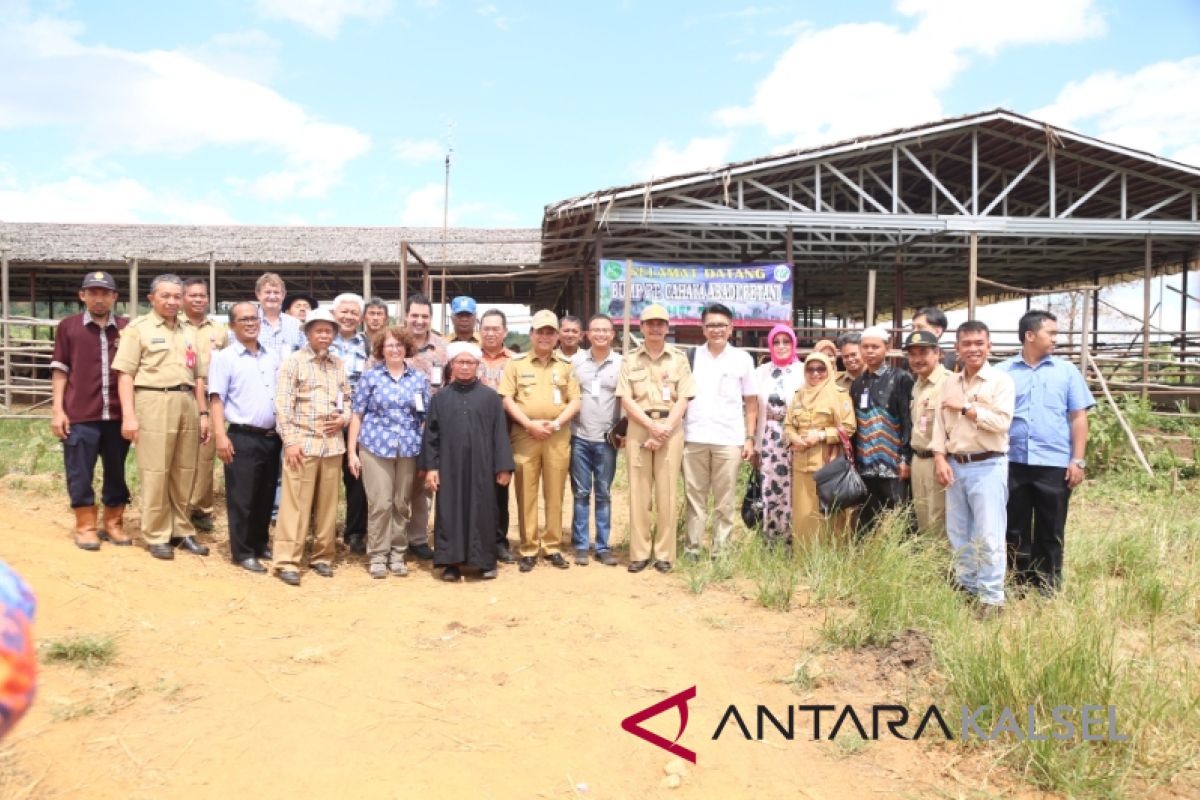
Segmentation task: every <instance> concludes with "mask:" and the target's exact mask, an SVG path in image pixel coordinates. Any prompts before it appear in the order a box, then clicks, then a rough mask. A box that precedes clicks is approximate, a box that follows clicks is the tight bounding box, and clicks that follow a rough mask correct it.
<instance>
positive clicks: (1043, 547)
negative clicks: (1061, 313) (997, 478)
mask: <svg viewBox="0 0 1200 800" xmlns="http://www.w3.org/2000/svg"><path fill="white" fill-rule="evenodd" d="M1017 331H1018V334H1019V335H1020V337H1021V353H1020V355H1016V356H1013V357H1012V358H1010V359H1008V360H1007V361H1005V362H1003V363H1002V364H1000V365H999V366H1000V369H1002V370H1004V371H1005V372H1007V373H1008V374H1009V375H1010V376H1012V379H1013V383H1014V384H1015V385H1016V388H1017V399H1016V409H1015V412H1014V414H1013V422H1012V428H1011V429H1010V430H1009V450H1008V552H1009V570H1010V571H1011V572H1012V574H1013V577H1014V579H1015V580H1016V582H1017V584H1018V585H1019V586H1026V587H1031V588H1036V589H1037V590H1038V591H1040V592H1041V593H1042V594H1046V595H1049V594H1052V593H1053V592H1054V591H1056V590H1057V589H1058V588H1059V587H1060V586H1061V584H1062V565H1063V542H1064V532H1065V528H1066V523H1067V505H1068V503H1069V502H1070V499H1071V490H1072V489H1074V488H1075V487H1076V486H1078V485H1079V484H1080V483H1082V482H1083V477H1084V470H1085V469H1086V468H1087V462H1086V461H1085V460H1084V455H1085V454H1086V452H1087V439H1088V418H1087V412H1088V409H1089V408H1091V407H1092V406H1094V405H1095V404H1096V401H1095V400H1094V399H1093V398H1092V393H1091V392H1090V391H1088V387H1087V384H1086V383H1085V382H1084V380H1083V376H1082V375H1080V373H1079V370H1078V369H1076V368H1075V367H1074V366H1072V365H1071V363H1070V362H1068V361H1064V360H1063V359H1061V358H1056V357H1055V356H1054V355H1052V354H1053V352H1054V345H1055V340H1056V338H1057V336H1058V320H1057V319H1056V318H1055V316H1054V315H1053V314H1051V313H1050V312H1049V311H1028V312H1026V313H1025V315H1024V316H1023V317H1021V321H1020V323H1018V326H1017Z"/></svg>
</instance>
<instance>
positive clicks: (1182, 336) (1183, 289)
mask: <svg viewBox="0 0 1200 800" xmlns="http://www.w3.org/2000/svg"><path fill="white" fill-rule="evenodd" d="M1194 253H1195V254H1197V255H1200V246H1198V247H1197V248H1196V249H1195V251H1194ZM1192 255H1193V253H1186V252H1185V253H1184V254H1183V260H1182V263H1181V264H1180V270H1179V273H1180V286H1179V289H1180V292H1179V364H1180V367H1179V384H1180V385H1181V386H1182V385H1183V384H1185V383H1187V369H1186V368H1185V367H1184V366H1183V364H1185V363H1186V362H1187V346H1188V326H1187V304H1188V291H1187V283H1188V281H1187V279H1188V259H1189V258H1191V257H1192Z"/></svg>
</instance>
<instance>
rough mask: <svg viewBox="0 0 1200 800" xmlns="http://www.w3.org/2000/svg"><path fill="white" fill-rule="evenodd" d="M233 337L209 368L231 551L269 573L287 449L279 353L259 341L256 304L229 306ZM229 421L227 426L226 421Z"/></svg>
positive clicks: (248, 566)
mask: <svg viewBox="0 0 1200 800" xmlns="http://www.w3.org/2000/svg"><path fill="white" fill-rule="evenodd" d="M229 324H230V326H232V328H233V341H232V342H230V344H229V346H228V347H226V348H225V349H223V350H221V351H220V352H218V353H216V355H214V356H213V360H212V363H211V364H210V365H209V368H208V403H209V410H210V411H211V412H212V426H213V436H212V438H213V440H214V442H215V450H216V454H217V458H219V459H221V463H223V464H224V465H225V507H226V511H227V513H228V522H229V554H230V556H231V557H232V558H233V563H235V564H237V565H238V566H240V567H241V568H242V569H245V570H249V571H250V572H266V571H267V568H266V567H264V566H263V565H262V563H261V562H259V559H260V558H268V557H270V556H269V554H270V549H269V548H268V536H269V533H268V529H269V526H270V524H271V506H272V504H273V500H274V494H275V484H276V482H277V481H278V480H279V454H280V451H281V450H282V445H281V443H280V439H279V435H278V433H276V431H275V386H276V382H277V381H278V378H279V357H278V356H277V355H275V353H274V352H273V351H271V350H268V349H267V348H265V347H263V346H262V345H261V344H259V341H258V329H259V325H260V324H261V323H260V321H259V318H258V312H257V310H256V309H255V308H254V304H253V303H245V302H244V303H235V304H234V305H233V307H232V308H230V309H229ZM226 423H228V424H229V429H228V430H226V428H225V424H226Z"/></svg>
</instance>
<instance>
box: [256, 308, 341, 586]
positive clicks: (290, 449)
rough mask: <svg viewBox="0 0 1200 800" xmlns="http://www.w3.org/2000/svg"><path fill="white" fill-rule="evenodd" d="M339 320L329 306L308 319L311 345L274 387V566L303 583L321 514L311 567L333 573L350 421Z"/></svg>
mask: <svg viewBox="0 0 1200 800" xmlns="http://www.w3.org/2000/svg"><path fill="white" fill-rule="evenodd" d="M337 329H338V323H337V322H336V321H335V320H334V318H333V315H332V314H330V313H329V312H328V311H326V310H325V309H323V308H319V309H317V310H315V311H310V312H309V314H308V319H306V320H305V321H304V335H305V336H306V337H307V339H308V344H307V345H305V347H304V349H302V350H298V351H296V352H295V353H293V354H292V355H290V356H289V357H288V359H287V360H286V361H284V362H283V368H282V369H280V371H279V382H278V385H277V386H276V389H275V418H276V424H277V427H278V428H279V432H280V434H281V435H282V437H283V447H284V453H283V467H284V468H283V499H282V501H281V502H280V505H279V522H278V524H277V526H276V528H275V547H274V556H275V569H276V570H277V575H278V577H279V579H280V580H281V581H283V582H284V583H286V584H288V585H289V586H298V585H299V584H300V562H301V561H303V560H304V543H305V540H306V539H307V538H308V525H309V519H310V518H312V519H315V521H316V530H315V532H314V536H313V551H312V555H311V557H310V559H309V562H310V563H309V567H310V568H311V569H312V571H313V572H315V573H316V574H318V575H320V576H321V577H323V578H331V577H333V556H334V553H335V552H336V547H335V541H336V536H337V529H336V524H337V505H338V487H337V481H338V473H339V472H340V471H341V468H342V456H343V455H344V454H345V452H346V441H345V439H343V438H342V431H343V430H344V429H345V427H346V426H347V425H348V424H349V423H350V382H349V381H348V380H346V371H345V369H344V368H343V366H342V360H341V359H340V358H338V357H337V356H336V355H334V354H333V352H332V350H331V345H332V344H333V338H334V337H335V336H336V335H337Z"/></svg>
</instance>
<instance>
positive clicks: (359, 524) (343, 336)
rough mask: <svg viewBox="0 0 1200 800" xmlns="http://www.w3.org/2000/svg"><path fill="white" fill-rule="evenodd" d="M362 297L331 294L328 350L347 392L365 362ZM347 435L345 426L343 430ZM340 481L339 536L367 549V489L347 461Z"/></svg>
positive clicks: (351, 545) (349, 546)
mask: <svg viewBox="0 0 1200 800" xmlns="http://www.w3.org/2000/svg"><path fill="white" fill-rule="evenodd" d="M363 305H364V301H363V299H362V297H360V296H359V295H356V294H353V293H349V292H347V293H345V294H339V295H338V296H337V297H335V298H333V316H334V317H335V318H336V319H337V322H338V332H337V334H336V335H335V336H334V337H333V344H331V345H330V346H329V352H331V353H333V354H334V355H335V356H337V357H338V358H340V359H341V360H342V364H343V365H344V366H345V368H346V379H347V380H348V381H350V393H351V396H353V394H354V389H355V387H356V386H358V379H359V376H361V375H362V373H363V370H364V369H366V366H367V337H366V336H365V335H363V334H362V333H360V332H359V330H358V324H359V323H360V322H362V316H363ZM344 435H347V436H348V435H349V430H347V431H345V432H344ZM342 485H343V486H345V487H346V525H345V527H344V528H342V539H343V540H344V541H345V542H346V547H347V549H349V550H350V552H351V553H365V552H367V491H366V489H364V488H363V482H362V478H361V477H360V476H358V475H355V474H354V473H353V472H352V471H351V470H350V467H349V465H348V464H343V465H342Z"/></svg>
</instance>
